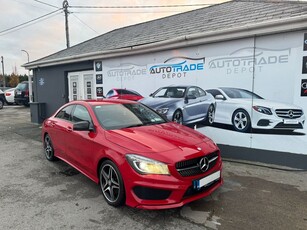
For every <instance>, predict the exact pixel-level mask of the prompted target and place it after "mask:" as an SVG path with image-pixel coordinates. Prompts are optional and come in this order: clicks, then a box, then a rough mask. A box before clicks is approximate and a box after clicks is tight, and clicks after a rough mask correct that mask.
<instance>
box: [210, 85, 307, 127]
mask: <svg viewBox="0 0 307 230" xmlns="http://www.w3.org/2000/svg"><path fill="white" fill-rule="evenodd" d="M206 91H207V92H208V93H211V94H212V95H213V96H214V98H215V100H216V110H215V119H214V122H215V123H221V124H227V125H232V126H233V128H234V129H235V130H236V131H239V132H248V131H250V130H251V128H254V129H279V130H292V131H293V130H295V129H303V128H304V122H305V115H304V112H303V110H302V108H300V107H298V106H295V105H292V104H285V103H280V102H274V101H269V100H265V99H263V98H262V97H260V96H259V95H257V94H255V93H252V92H250V91H248V90H245V89H238V88H227V87H221V88H215V89H207V90H206Z"/></svg>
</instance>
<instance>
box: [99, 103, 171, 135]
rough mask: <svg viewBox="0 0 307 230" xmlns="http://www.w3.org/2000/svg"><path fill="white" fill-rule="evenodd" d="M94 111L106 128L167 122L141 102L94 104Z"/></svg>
mask: <svg viewBox="0 0 307 230" xmlns="http://www.w3.org/2000/svg"><path fill="white" fill-rule="evenodd" d="M94 111H95V114H96V117H97V119H98V121H99V123H100V125H101V126H102V127H103V128H104V129H106V130H113V129H123V128H131V127H137V126H145V125H156V124H162V123H165V122H167V121H166V120H165V119H164V118H163V117H161V116H160V115H159V114H157V113H156V112H154V111H152V110H151V109H149V108H147V107H146V106H144V105H142V104H108V105H95V106H94Z"/></svg>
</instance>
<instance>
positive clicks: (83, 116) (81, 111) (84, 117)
mask: <svg viewBox="0 0 307 230" xmlns="http://www.w3.org/2000/svg"><path fill="white" fill-rule="evenodd" d="M79 121H88V122H90V123H92V119H91V116H90V114H89V113H88V111H87V109H86V108H85V107H84V106H82V105H76V108H75V110H74V112H73V115H72V122H74V123H75V122H79Z"/></svg>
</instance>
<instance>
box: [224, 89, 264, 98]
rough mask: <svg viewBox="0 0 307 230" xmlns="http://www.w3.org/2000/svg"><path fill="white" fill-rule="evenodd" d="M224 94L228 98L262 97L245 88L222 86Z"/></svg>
mask: <svg viewBox="0 0 307 230" xmlns="http://www.w3.org/2000/svg"><path fill="white" fill-rule="evenodd" d="M222 89H223V91H224V92H225V94H226V95H227V96H228V97H230V98H254V99H263V98H262V97H260V96H259V95H257V94H255V93H252V92H250V91H248V90H245V89H232V88H222Z"/></svg>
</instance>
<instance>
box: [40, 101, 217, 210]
mask: <svg viewBox="0 0 307 230" xmlns="http://www.w3.org/2000/svg"><path fill="white" fill-rule="evenodd" d="M127 103H129V104H132V103H133V104H137V103H136V102H132V101H125V100H107V99H104V100H97V101H96V100H91V101H74V102H70V103H68V104H66V105H64V106H63V107H61V108H60V109H59V110H58V111H57V112H56V113H55V114H54V115H53V116H51V117H50V118H48V119H46V120H45V121H44V123H43V126H42V138H43V140H44V137H45V135H46V134H47V133H48V135H49V136H50V137H51V139H52V143H53V147H54V155H55V156H56V157H57V158H59V159H61V160H63V161H65V162H66V163H68V164H69V165H71V166H72V167H74V168H76V169H77V170H79V171H80V172H82V173H83V174H84V175H86V176H87V177H89V178H90V179H92V180H93V181H94V182H96V183H99V176H98V174H99V172H98V170H99V168H100V164H101V162H102V161H103V160H105V159H109V160H111V161H112V162H114V163H115V165H116V166H117V167H118V169H119V171H120V174H121V176H122V178H123V183H124V188H125V203H126V205H128V206H131V207H137V208H143V209H167V208H176V207H180V206H182V205H184V204H186V203H189V202H191V201H194V200H197V199H200V198H203V197H206V196H208V195H210V194H211V193H212V192H213V191H215V190H216V189H217V188H218V187H220V186H221V185H222V183H223V179H222V177H220V178H219V179H218V180H217V181H215V182H214V184H213V185H210V186H209V187H208V188H206V189H204V190H203V191H200V192H198V191H197V189H194V190H193V189H192V193H191V195H187V196H185V195H184V194H185V193H186V192H187V190H188V189H189V188H191V186H192V184H193V181H194V180H199V179H201V178H204V177H206V176H208V175H210V174H212V173H214V172H216V171H222V160H221V157H220V151H219V149H218V147H217V146H216V144H215V143H214V142H213V141H212V140H210V139H209V138H207V137H206V136H204V135H203V134H201V133H199V132H197V131H194V130H193V129H190V128H188V127H185V126H182V125H180V124H177V123H173V122H168V123H163V124H157V125H146V126H140V127H131V128H122V129H114V130H105V129H104V128H103V127H102V126H101V125H100V123H99V120H98V119H97V117H96V115H95V112H94V111H93V106H97V105H99V106H104V105H111V104H127ZM75 104H78V105H82V106H84V107H85V108H86V109H87V110H88V112H89V114H90V116H91V118H92V122H93V126H94V130H95V131H75V130H73V123H72V122H71V121H66V120H63V119H59V118H56V117H55V115H56V114H57V113H58V112H59V111H61V109H62V108H64V107H65V106H67V105H75ZM131 153H133V154H137V155H140V156H143V157H147V158H151V159H154V160H156V161H160V162H163V163H165V164H167V166H168V169H169V172H170V175H150V174H149V175H148V174H147V175H142V174H139V173H138V172H137V171H136V170H134V168H133V167H132V166H131V165H130V164H129V163H128V161H127V160H126V154H131ZM211 153H216V154H217V158H216V161H215V164H214V165H213V167H211V168H209V169H208V170H207V171H205V172H203V173H201V174H198V175H192V176H181V175H180V173H179V172H178V170H177V169H176V163H177V162H180V161H186V160H190V159H194V158H201V157H204V156H207V155H208V154H211ZM137 186H141V188H150V189H159V190H162V191H164V190H166V191H168V192H169V196H168V197H167V198H166V199H142V198H140V196H138V195H137V194H136V193H135V190H134V189H135V188H136V187H137ZM154 191H155V190H154ZM189 191H190V190H189ZM194 192H195V194H193V193H194Z"/></svg>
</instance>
